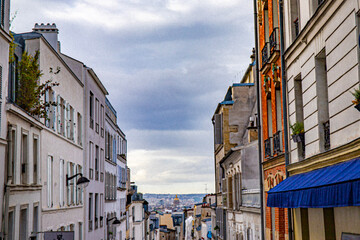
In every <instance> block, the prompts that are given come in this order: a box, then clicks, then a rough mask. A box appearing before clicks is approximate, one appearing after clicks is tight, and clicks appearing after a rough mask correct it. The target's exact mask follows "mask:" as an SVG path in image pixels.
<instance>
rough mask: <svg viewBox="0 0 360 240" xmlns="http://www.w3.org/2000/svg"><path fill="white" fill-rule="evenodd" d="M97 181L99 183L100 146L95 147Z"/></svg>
mask: <svg viewBox="0 0 360 240" xmlns="http://www.w3.org/2000/svg"><path fill="white" fill-rule="evenodd" d="M95 180H96V181H99V146H98V145H96V146H95Z"/></svg>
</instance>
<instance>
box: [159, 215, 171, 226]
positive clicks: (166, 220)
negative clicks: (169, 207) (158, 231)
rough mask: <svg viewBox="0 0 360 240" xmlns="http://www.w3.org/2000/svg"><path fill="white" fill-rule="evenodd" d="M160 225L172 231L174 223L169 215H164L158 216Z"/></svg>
mask: <svg viewBox="0 0 360 240" xmlns="http://www.w3.org/2000/svg"><path fill="white" fill-rule="evenodd" d="M160 225H164V226H166V227H167V228H168V229H174V222H173V219H172V217H171V213H165V214H164V215H161V216H160Z"/></svg>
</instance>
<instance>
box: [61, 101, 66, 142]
mask: <svg viewBox="0 0 360 240" xmlns="http://www.w3.org/2000/svg"><path fill="white" fill-rule="evenodd" d="M60 106H61V109H60V116H61V123H60V134H61V135H63V136H66V110H65V109H66V101H65V100H64V99H61V104H60Z"/></svg>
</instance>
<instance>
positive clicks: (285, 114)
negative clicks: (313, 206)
mask: <svg viewBox="0 0 360 240" xmlns="http://www.w3.org/2000/svg"><path fill="white" fill-rule="evenodd" d="M279 20H280V53H281V54H280V55H281V85H282V89H281V90H282V101H283V120H284V125H283V129H284V148H285V149H284V150H285V171H286V178H287V177H289V171H288V166H289V141H288V139H289V132H288V130H289V129H288V127H287V126H288V112H287V110H288V109H287V98H286V96H287V94H286V92H287V87H286V83H287V82H286V71H285V52H284V24H283V21H284V16H283V0H279ZM288 234H289V239H290V240H292V239H293V230H292V217H291V208H288Z"/></svg>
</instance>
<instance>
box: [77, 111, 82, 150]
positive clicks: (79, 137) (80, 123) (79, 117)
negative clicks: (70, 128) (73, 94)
mask: <svg viewBox="0 0 360 240" xmlns="http://www.w3.org/2000/svg"><path fill="white" fill-rule="evenodd" d="M77 126H78V129H77V138H78V140H77V142H78V144H79V145H81V146H82V116H81V114H80V113H78V116H77Z"/></svg>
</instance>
